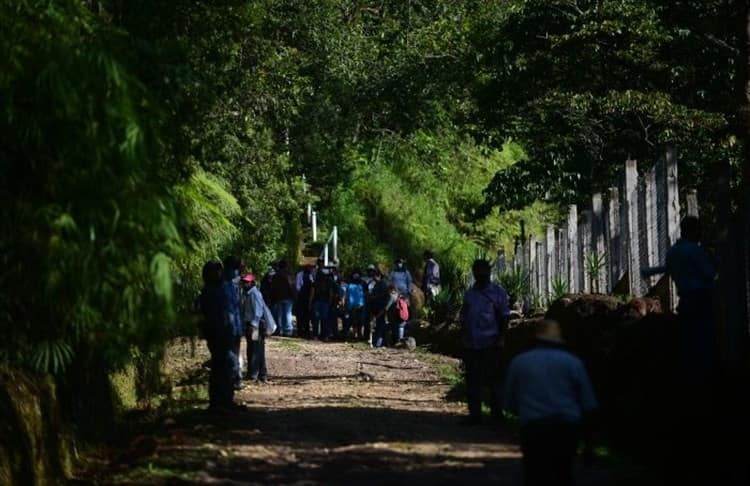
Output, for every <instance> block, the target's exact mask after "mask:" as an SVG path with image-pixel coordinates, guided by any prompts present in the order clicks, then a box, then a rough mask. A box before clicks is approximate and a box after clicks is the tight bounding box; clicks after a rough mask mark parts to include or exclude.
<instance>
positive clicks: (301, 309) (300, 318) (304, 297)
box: [295, 265, 315, 339]
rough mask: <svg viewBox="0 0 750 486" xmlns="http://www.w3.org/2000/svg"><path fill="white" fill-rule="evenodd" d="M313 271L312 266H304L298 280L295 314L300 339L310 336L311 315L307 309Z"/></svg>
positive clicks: (312, 281)
mask: <svg viewBox="0 0 750 486" xmlns="http://www.w3.org/2000/svg"><path fill="white" fill-rule="evenodd" d="M314 270H315V267H314V266H313V265H306V266H305V268H304V269H303V270H302V276H301V278H298V279H297V281H298V284H299V290H298V292H297V302H296V306H295V307H296V312H297V334H299V336H300V337H303V338H306V339H309V338H310V337H311V335H310V320H311V318H312V314H311V312H310V309H309V307H310V306H309V304H310V293H311V292H312V287H313V283H314V277H313V274H314Z"/></svg>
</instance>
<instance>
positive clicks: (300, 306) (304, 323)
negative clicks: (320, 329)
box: [297, 301, 312, 338]
mask: <svg viewBox="0 0 750 486" xmlns="http://www.w3.org/2000/svg"><path fill="white" fill-rule="evenodd" d="M311 314H312V313H311V312H310V310H309V308H308V303H307V302H304V301H299V302H298V303H297V334H298V335H299V336H300V337H303V338H309V337H310V319H311V318H312V315H311Z"/></svg>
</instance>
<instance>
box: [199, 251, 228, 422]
mask: <svg viewBox="0 0 750 486" xmlns="http://www.w3.org/2000/svg"><path fill="white" fill-rule="evenodd" d="M222 273H223V269H222V266H221V263H219V262H217V261H210V262H207V263H206V264H205V265H204V266H203V282H204V286H203V289H202V290H201V294H200V297H199V305H200V310H201V312H202V314H203V317H204V320H203V323H202V326H201V334H202V335H203V337H204V338H205V339H206V342H207V344H208V350H209V352H210V353H211V373H210V375H209V380H208V399H209V409H210V410H223V409H226V408H229V407H232V406H233V404H234V402H233V400H234V389H233V387H232V380H233V366H234V357H233V356H232V349H231V340H232V332H233V330H232V328H231V326H230V324H229V321H228V319H227V313H226V309H227V300H226V296H225V294H224V286H223V278H222Z"/></svg>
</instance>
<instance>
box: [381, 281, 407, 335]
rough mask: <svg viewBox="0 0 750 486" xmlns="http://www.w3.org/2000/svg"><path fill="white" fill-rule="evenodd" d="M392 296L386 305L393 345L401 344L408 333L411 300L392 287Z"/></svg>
mask: <svg viewBox="0 0 750 486" xmlns="http://www.w3.org/2000/svg"><path fill="white" fill-rule="evenodd" d="M392 289H393V291H392V292H391V298H390V299H389V300H388V304H387V305H386V311H387V315H388V324H389V325H390V327H391V333H392V334H391V336H392V339H393V345H394V346H395V345H398V344H401V343H402V342H403V340H404V338H405V334H406V324H407V322H409V302H408V301H407V300H406V297H404V296H403V294H401V293H399V292H398V291H396V289H395V288H394V287H392Z"/></svg>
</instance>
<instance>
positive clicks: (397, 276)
mask: <svg viewBox="0 0 750 486" xmlns="http://www.w3.org/2000/svg"><path fill="white" fill-rule="evenodd" d="M388 280H389V283H390V284H391V285H393V286H394V287H396V290H398V292H399V293H400V294H401V295H403V296H404V297H405V298H406V300H407V301H411V284H412V283H413V282H414V279H413V278H412V276H411V272H410V271H409V270H408V269H407V268H406V264H405V263H404V259H403V258H399V259H398V260H396V268H394V269H393V270H391V274H390V275H389V276H388Z"/></svg>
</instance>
